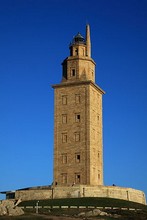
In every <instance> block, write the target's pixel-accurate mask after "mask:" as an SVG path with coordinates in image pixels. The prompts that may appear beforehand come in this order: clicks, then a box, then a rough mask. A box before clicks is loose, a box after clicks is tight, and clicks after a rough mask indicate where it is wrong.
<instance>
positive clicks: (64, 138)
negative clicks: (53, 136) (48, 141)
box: [62, 133, 67, 143]
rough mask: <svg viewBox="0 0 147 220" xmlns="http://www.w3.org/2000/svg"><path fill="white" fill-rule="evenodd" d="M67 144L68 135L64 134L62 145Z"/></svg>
mask: <svg viewBox="0 0 147 220" xmlns="http://www.w3.org/2000/svg"><path fill="white" fill-rule="evenodd" d="M66 142H67V133H62V143H66Z"/></svg>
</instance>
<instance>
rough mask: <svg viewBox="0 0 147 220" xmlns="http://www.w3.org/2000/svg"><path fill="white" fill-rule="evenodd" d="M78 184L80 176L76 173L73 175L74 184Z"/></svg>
mask: <svg viewBox="0 0 147 220" xmlns="http://www.w3.org/2000/svg"><path fill="white" fill-rule="evenodd" d="M80 182H81V177H80V174H78V173H76V174H75V183H80Z"/></svg>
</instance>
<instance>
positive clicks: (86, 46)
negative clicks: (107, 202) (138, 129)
mask: <svg viewBox="0 0 147 220" xmlns="http://www.w3.org/2000/svg"><path fill="white" fill-rule="evenodd" d="M69 49H70V55H69V56H68V57H67V58H66V59H65V60H64V61H63V63H62V81H61V83H60V84H56V85H53V88H54V184H55V185H57V186H71V185H73V184H74V185H80V184H82V185H103V127H102V95H103V94H104V91H103V90H102V89H101V88H100V87H99V86H98V85H96V84H95V65H96V64H95V62H94V60H93V59H92V58H91V40H90V27H89V25H87V26H86V37H85V38H84V37H82V35H81V34H80V33H78V34H77V35H76V36H75V37H74V38H73V40H72V42H71V43H70V46H69Z"/></svg>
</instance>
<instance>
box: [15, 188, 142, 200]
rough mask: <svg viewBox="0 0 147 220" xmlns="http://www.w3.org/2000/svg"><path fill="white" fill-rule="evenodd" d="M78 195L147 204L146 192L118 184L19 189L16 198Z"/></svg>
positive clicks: (71, 196) (51, 197)
mask: <svg viewBox="0 0 147 220" xmlns="http://www.w3.org/2000/svg"><path fill="white" fill-rule="evenodd" d="M78 197H105V198H116V199H124V200H128V201H133V202H138V203H142V204H146V198H145V194H144V192H142V191H140V190H136V189H132V188H123V187H118V186H87V185H80V186H71V187H64V186H62V187H59V186H57V187H53V188H52V189H45V190H19V191H16V192H15V199H21V200H22V201H25V200H41V199H57V198H78Z"/></svg>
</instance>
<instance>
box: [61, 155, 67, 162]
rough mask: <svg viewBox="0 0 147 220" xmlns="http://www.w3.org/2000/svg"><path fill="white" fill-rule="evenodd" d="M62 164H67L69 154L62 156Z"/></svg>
mask: <svg viewBox="0 0 147 220" xmlns="http://www.w3.org/2000/svg"><path fill="white" fill-rule="evenodd" d="M62 163H63V164H66V163H67V154H62Z"/></svg>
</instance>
